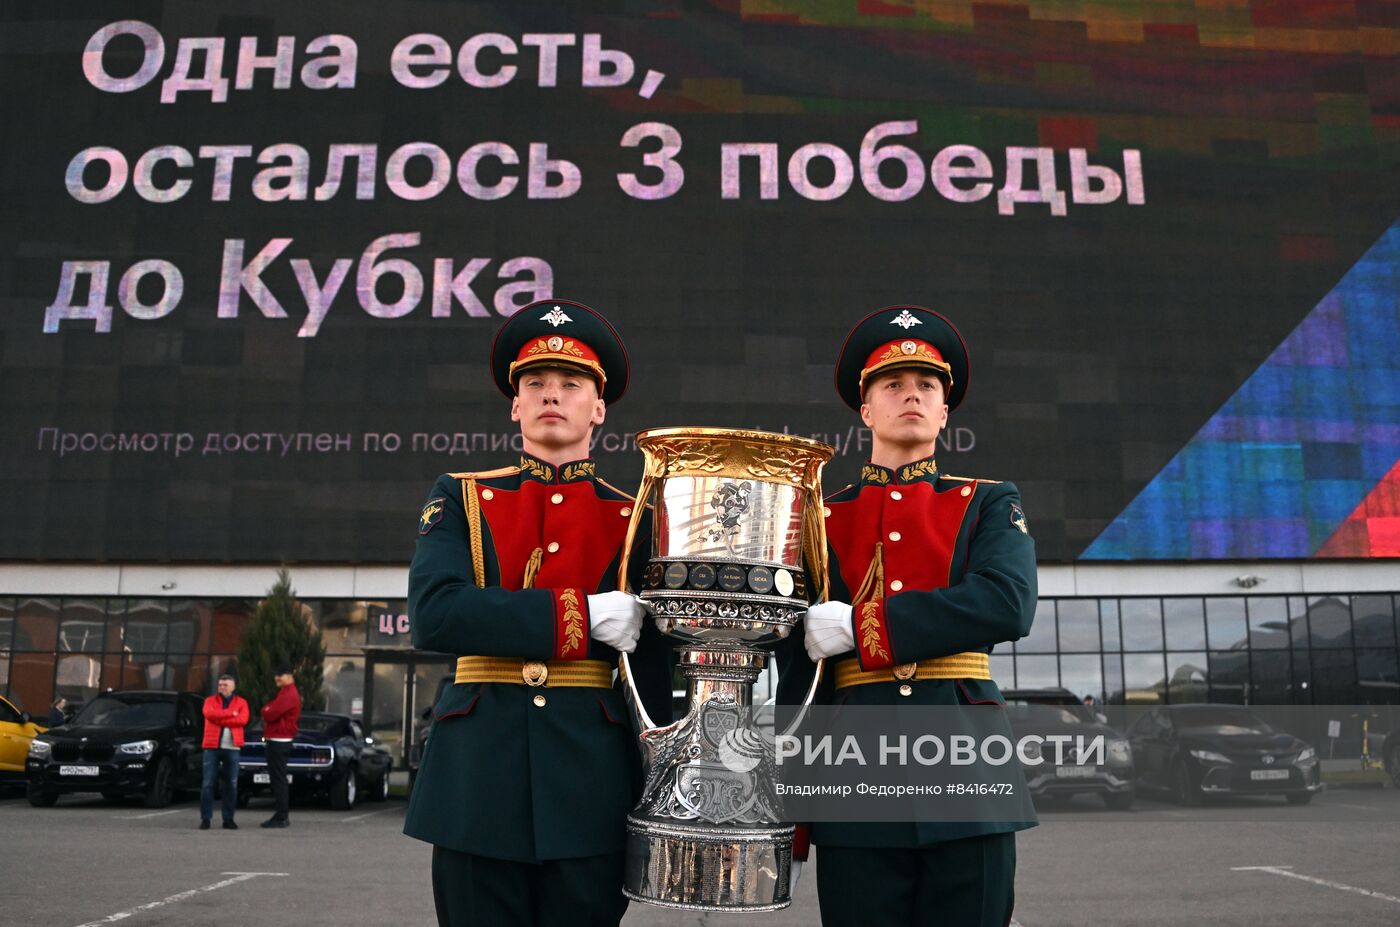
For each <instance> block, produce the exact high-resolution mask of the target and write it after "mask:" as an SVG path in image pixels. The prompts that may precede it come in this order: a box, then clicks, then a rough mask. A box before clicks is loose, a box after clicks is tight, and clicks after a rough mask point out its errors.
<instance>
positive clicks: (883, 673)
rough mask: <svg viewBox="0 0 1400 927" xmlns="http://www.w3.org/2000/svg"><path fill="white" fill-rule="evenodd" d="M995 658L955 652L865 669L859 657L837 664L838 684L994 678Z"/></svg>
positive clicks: (843, 686)
mask: <svg viewBox="0 0 1400 927" xmlns="http://www.w3.org/2000/svg"><path fill="white" fill-rule="evenodd" d="M991 666H992V661H991V658H990V657H989V656H987V654H985V653H978V652H975V651H974V652H971V653H955V654H952V655H951V656H947V657H934V658H933V659H932V660H920V661H919V662H918V663H901V664H899V665H898V666H891V667H888V668H887V669H878V670H863V669H861V668H860V661H859V660H842V661H841V662H840V663H838V664H836V688H838V689H844V688H846V687H847V686H863V685H867V684H869V683H872V682H907V681H908V680H910V679H991V678H992V669H991Z"/></svg>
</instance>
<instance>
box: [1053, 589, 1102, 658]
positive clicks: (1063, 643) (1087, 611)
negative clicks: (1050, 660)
mask: <svg viewBox="0 0 1400 927" xmlns="http://www.w3.org/2000/svg"><path fill="white" fill-rule="evenodd" d="M1058 604H1059V620H1060V652H1061V653H1098V652H1099V603H1098V601H1097V600H1095V599H1060V601H1059V603H1058ZM1061 665H1063V664H1061Z"/></svg>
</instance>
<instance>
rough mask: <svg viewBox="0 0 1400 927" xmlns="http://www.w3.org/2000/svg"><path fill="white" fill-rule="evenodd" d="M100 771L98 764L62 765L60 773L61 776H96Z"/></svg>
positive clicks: (59, 768) (59, 769)
mask: <svg viewBox="0 0 1400 927" xmlns="http://www.w3.org/2000/svg"><path fill="white" fill-rule="evenodd" d="M97 773H98V769H97V767H96V766H60V767H58V774H59V775H60V776H95V775H97Z"/></svg>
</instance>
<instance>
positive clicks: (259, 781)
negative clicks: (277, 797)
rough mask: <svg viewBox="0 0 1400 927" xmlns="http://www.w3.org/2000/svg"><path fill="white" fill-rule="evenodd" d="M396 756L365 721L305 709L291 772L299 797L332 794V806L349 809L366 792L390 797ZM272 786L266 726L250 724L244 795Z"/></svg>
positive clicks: (241, 771)
mask: <svg viewBox="0 0 1400 927" xmlns="http://www.w3.org/2000/svg"><path fill="white" fill-rule="evenodd" d="M393 765H394V758H393V756H392V755H391V754H390V753H389V752H388V751H387V750H384V749H382V748H380V747H378V746H376V745H375V743H374V741H373V739H372V738H369V737H366V736H365V734H364V729H363V728H361V727H360V722H358V721H356V720H354V719H353V718H349V717H346V716H345V715H332V714H325V713H322V712H312V711H308V712H303V713H302V716H301V721H300V722H299V723H298V730H297V736H296V739H295V740H293V741H292V754H291V757H290V758H289V759H288V761H287V775H288V777H289V778H290V780H291V784H292V795H293V797H297V798H308V797H322V796H324V797H328V798H329V799H330V803H331V807H332V808H335V809H337V810H341V811H345V810H348V809H350V808H353V807H355V802H356V801H358V800H359V799H360V798H364V799H365V800H367V801H384V800H385V799H386V798H388V797H389V770H390V769H391V768H392V767H393ZM271 789H272V786H271V785H270V779H269V777H268V772H267V751H266V747H265V745H264V743H263V739H262V729H261V728H260V727H259V728H249V729H248V733H247V736H246V738H245V740H244V744H243V752H242V753H241V754H240V756H239V763H238V800H239V802H240V803H245V802H246V801H247V799H248V798H251V797H252V796H253V795H254V794H257V793H261V792H270V791H271Z"/></svg>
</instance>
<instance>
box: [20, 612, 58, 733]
mask: <svg viewBox="0 0 1400 927" xmlns="http://www.w3.org/2000/svg"><path fill="white" fill-rule="evenodd" d="M10 633H11V639H12V641H13V643H12V645H11V646H12V648H13V649H15V650H37V651H40V652H46V653H53V652H54V650H55V649H56V648H57V645H58V599H56V598H54V599H39V598H30V599H20V600H19V602H18V605H17V607H16V609H15V621H14V629H13V630H12V631H11V632H10ZM45 707H46V708H47V706H45Z"/></svg>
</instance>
